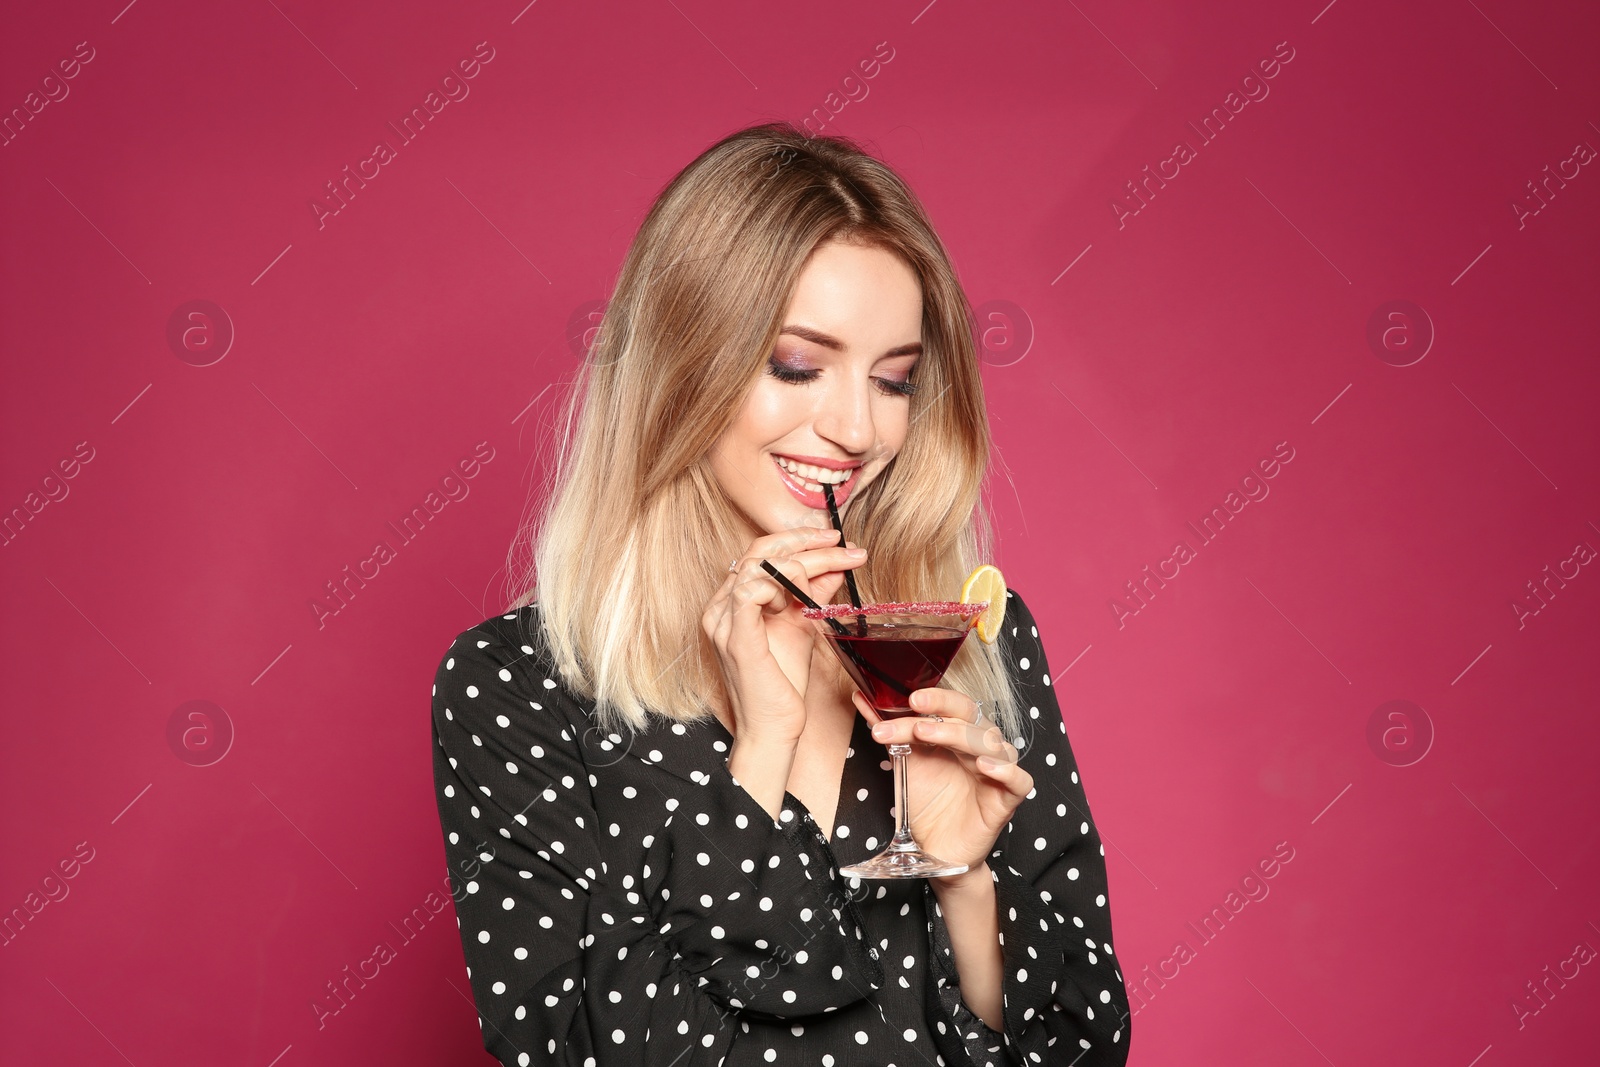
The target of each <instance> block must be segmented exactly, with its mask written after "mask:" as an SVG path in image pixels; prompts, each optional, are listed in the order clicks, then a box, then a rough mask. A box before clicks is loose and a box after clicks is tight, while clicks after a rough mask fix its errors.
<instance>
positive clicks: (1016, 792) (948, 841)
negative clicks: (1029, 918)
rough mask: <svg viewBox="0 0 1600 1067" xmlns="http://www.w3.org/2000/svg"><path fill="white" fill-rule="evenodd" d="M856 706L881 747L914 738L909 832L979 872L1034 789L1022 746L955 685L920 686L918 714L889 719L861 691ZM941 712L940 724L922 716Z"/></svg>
mask: <svg viewBox="0 0 1600 1067" xmlns="http://www.w3.org/2000/svg"><path fill="white" fill-rule="evenodd" d="M852 697H853V699H854V700H855V704H856V708H857V709H858V710H859V711H860V712H861V714H862V715H863V716H864V717H865V718H866V720H867V721H868V722H869V723H871V724H872V727H873V729H872V737H873V740H875V741H877V742H878V743H879V744H882V745H891V744H909V745H911V755H910V756H908V757H907V758H906V764H907V767H906V771H907V773H908V774H909V775H910V793H911V834H912V836H913V837H915V838H916V839H917V844H919V845H921V846H922V847H923V848H924V849H926V850H927V851H928V852H930V853H932V854H933V855H935V856H938V857H939V858H940V859H944V860H949V861H951V862H953V863H965V864H967V866H968V867H970V868H972V870H974V871H978V870H981V869H982V868H983V865H984V864H985V863H986V862H987V861H988V859H989V853H990V852H991V851H993V850H994V843H995V840H996V839H997V838H998V837H999V836H1000V831H1001V830H1003V829H1005V827H1006V824H1007V823H1009V822H1010V821H1011V815H1012V813H1013V812H1015V811H1016V810H1017V806H1018V805H1020V804H1021V803H1022V801H1023V800H1024V799H1026V797H1027V796H1028V794H1029V793H1031V792H1032V791H1033V775H1031V774H1029V773H1028V772H1027V771H1025V770H1023V769H1022V767H1021V766H1020V765H1019V764H1018V763H1017V750H1016V748H1015V747H1013V746H1012V745H1011V743H1010V742H1008V741H1007V740H1006V739H1005V736H1004V735H1003V734H1002V733H1001V731H1000V728H999V727H998V726H996V725H994V724H993V723H992V722H990V721H989V720H987V719H985V718H983V717H982V715H980V714H979V710H978V706H977V704H976V703H975V702H974V701H973V700H972V698H971V697H969V696H967V695H966V694H965V693H960V692H957V691H956V690H954V689H940V688H931V689H918V690H917V691H916V692H914V693H913V694H912V695H911V705H912V707H913V708H915V709H916V711H917V712H918V713H919V714H918V715H905V716H902V717H900V718H896V719H884V718H882V717H881V716H879V715H878V713H877V712H875V711H873V710H872V707H871V705H869V704H868V703H867V701H866V698H865V697H863V696H862V695H861V693H860V691H859V690H857V691H855V692H854V693H853V694H852ZM927 715H936V716H938V717H939V718H941V719H943V720H944V721H942V722H938V721H935V720H933V719H929V718H922V717H920V716H927Z"/></svg>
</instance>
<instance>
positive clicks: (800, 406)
mask: <svg viewBox="0 0 1600 1067" xmlns="http://www.w3.org/2000/svg"><path fill="white" fill-rule="evenodd" d="M809 410H810V409H809V408H808V407H807V405H806V400H805V397H804V396H802V395H801V390H799V389H796V388H795V387H794V386H792V385H789V384H787V383H785V382H778V381H771V380H765V381H762V382H761V383H760V384H759V385H757V386H756V387H755V388H754V389H752V390H751V391H750V395H749V397H748V398H747V399H746V400H745V404H744V408H743V410H741V411H740V412H739V418H738V419H737V420H736V421H735V422H734V425H733V431H732V432H737V434H738V435H739V439H740V442H741V443H742V444H743V445H745V446H746V447H747V448H765V447H766V446H767V445H770V444H772V443H774V442H776V441H779V440H782V439H783V438H784V437H785V436H787V435H788V434H789V433H790V431H792V430H793V429H794V428H795V427H796V426H798V425H800V424H801V423H803V422H804V421H805V420H806V415H807V412H808V411H809Z"/></svg>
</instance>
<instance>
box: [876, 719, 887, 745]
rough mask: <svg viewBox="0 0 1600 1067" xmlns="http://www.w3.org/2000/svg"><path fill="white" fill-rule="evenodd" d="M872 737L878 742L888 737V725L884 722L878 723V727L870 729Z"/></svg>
mask: <svg viewBox="0 0 1600 1067" xmlns="http://www.w3.org/2000/svg"><path fill="white" fill-rule="evenodd" d="M872 736H873V737H876V738H877V739H878V740H880V741H881V740H883V739H884V738H885V737H888V736H889V724H888V723H886V722H880V723H879V724H878V725H876V726H874V727H873V728H872Z"/></svg>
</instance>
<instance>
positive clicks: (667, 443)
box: [510, 123, 1028, 739]
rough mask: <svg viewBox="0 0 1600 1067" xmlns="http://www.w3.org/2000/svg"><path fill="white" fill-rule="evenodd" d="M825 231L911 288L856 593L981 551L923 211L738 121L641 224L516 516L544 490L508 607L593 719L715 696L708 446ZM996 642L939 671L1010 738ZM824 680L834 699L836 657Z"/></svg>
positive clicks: (943, 587) (957, 580) (967, 353)
mask: <svg viewBox="0 0 1600 1067" xmlns="http://www.w3.org/2000/svg"><path fill="white" fill-rule="evenodd" d="M830 240H842V241H849V242H853V243H857V244H864V245H869V246H874V247H880V248H883V249H886V250H888V251H890V252H893V253H895V254H896V255H898V256H900V257H901V258H902V259H903V260H904V261H905V262H906V263H907V265H909V266H910V268H911V270H912V271H913V272H914V273H915V275H916V276H917V278H918V280H919V281H920V283H921V285H922V292H923V317H922V344H923V349H924V351H923V355H922V357H921V358H920V359H919V360H918V362H917V364H916V368H915V371H914V377H915V379H916V381H917V382H918V391H917V393H916V395H915V396H914V397H913V398H912V399H911V401H910V405H911V406H910V425H909V429H908V432H907V436H906V439H905V443H904V445H903V447H902V448H901V450H900V452H899V453H898V454H897V455H896V457H895V458H894V459H893V460H892V461H891V462H890V463H889V464H888V466H887V467H885V468H884V469H883V471H882V472H881V473H880V474H879V476H878V477H877V478H876V479H875V480H874V481H873V482H872V483H871V484H869V485H868V486H867V487H866V488H865V489H864V490H862V491H861V492H860V493H859V494H857V495H856V496H854V497H852V499H851V501H850V506H849V507H848V509H847V510H846V512H845V514H844V524H845V536H846V537H847V538H848V539H849V540H852V541H854V542H856V543H858V544H863V545H866V546H867V547H868V548H869V549H870V550H871V551H872V556H871V558H870V560H869V561H868V564H867V566H866V567H864V568H862V569H861V570H859V571H857V572H856V576H857V584H858V585H859V588H860V593H861V596H862V598H863V602H874V601H879V602H881V601H914V600H950V599H955V597H956V594H957V592H958V590H959V589H960V588H961V582H962V580H963V579H964V578H965V577H966V576H967V575H968V574H969V573H970V572H971V571H972V569H973V568H974V567H975V566H977V565H978V564H979V563H980V562H984V561H987V560H990V559H992V554H991V553H992V547H991V537H992V534H991V530H990V526H989V520H988V515H987V512H986V510H985V509H984V506H983V502H982V489H983V483H984V480H985V477H986V475H987V471H988V464H989V426H988V419H987V416H986V415H985V412H984V404H983V384H982V380H981V378H980V376H979V373H978V354H977V347H976V344H975V340H974V329H973V315H972V311H971V309H970V307H969V305H968V303H967V299H966V295H965V294H964V293H963V291H962V289H961V286H960V283H959V282H958V281H957V280H956V275H955V270H954V268H953V266H952V265H951V263H950V259H949V256H948V255H947V254H946V252H945V249H944V246H943V245H942V243H941V242H940V241H939V238H938V236H937V235H936V234H935V233H934V231H933V227H932V225H931V224H930V223H929V221H928V219H927V217H926V215H925V214H924V212H923V209H922V206H921V204H920V203H919V202H918V201H917V199H916V197H915V195H914V194H913V193H912V192H911V190H910V189H909V188H908V187H907V186H906V185H905V183H904V182H903V181H902V180H901V179H900V178H899V176H898V175H896V174H895V173H894V172H893V171H892V170H890V169H889V168H888V167H887V166H886V165H884V164H883V163H881V162H879V161H878V160H877V159H874V158H873V157H871V156H870V155H867V154H866V153H865V152H864V151H862V150H861V149H860V148H859V147H857V146H856V145H855V144H853V143H852V142H850V141H848V140H845V139H843V138H835V137H808V136H807V135H806V134H804V133H803V132H801V131H800V130H798V129H796V128H795V127H794V126H792V125H790V124H788V123H767V124H763V125H759V126H753V127H750V128H747V129H744V130H740V131H738V132H737V133H734V134H732V135H730V136H728V137H726V138H724V139H723V140H721V141H719V142H717V143H716V144H715V145H713V146H711V147H710V148H709V149H707V150H706V151H705V152H704V153H703V154H701V156H700V157H699V158H698V159H696V160H695V161H694V162H692V163H691V164H689V165H688V166H687V167H685V168H684V169H683V170H682V171H681V172H680V173H679V174H678V175H677V176H676V177H674V178H673V179H672V181H671V182H670V183H669V184H668V185H667V187H666V188H665V189H664V190H663V191H662V193H661V194H660V196H659V197H658V198H657V199H656V201H655V203H654V204H653V205H652V206H651V208H650V211H649V213H648V214H647V215H646V216H645V219H644V222H643V223H642V224H641V226H640V228H639V232H638V234H637V235H636V236H635V237H634V240H633V243H632V244H631V245H630V246H629V248H628V252H627V256H626V258H625V259H624V261H623V264H622V269H621V274H620V276H619V278H618V280H617V283H616V288H615V291H614V292H613V293H612V295H611V299H610V301H609V303H608V304H607V305H606V308H605V311H604V314H603V316H602V318H601V322H600V326H599V330H598V333H597V335H596V337H595V340H594V342H593V344H592V345H591V346H590V347H589V350H588V352H587V356H586V358H585V360H584V362H583V365H582V366H581V367H580V368H579V370H578V374H577V376H576V378H575V379H574V382H573V388H572V391H571V393H570V395H569V397H568V400H567V403H566V407H565V411H564V416H563V418H562V420H561V423H560V424H558V430H559V434H560V439H559V449H558V454H556V455H555V456H553V457H552V460H553V462H552V463H551V465H550V468H549V475H548V482H547V484H546V485H545V486H544V487H542V488H541V489H539V490H538V491H537V493H536V495H535V497H534V498H532V499H530V506H529V509H528V510H529V513H530V514H533V513H534V512H536V511H537V510H538V509H537V508H536V507H535V506H534V504H533V500H535V499H537V498H538V495H539V494H543V497H544V500H545V501H546V502H547V503H546V505H545V507H544V508H543V510H542V514H540V515H538V516H537V518H536V519H535V520H533V521H529V520H528V519H525V520H524V522H523V525H522V529H521V530H520V531H519V534H518V537H517V540H516V542H515V543H514V544H513V546H512V554H511V559H510V574H511V575H512V581H513V583H514V590H513V591H514V595H515V597H516V599H515V600H514V602H513V606H514V607H522V606H526V605H528V604H536V606H537V608H538V611H537V612H536V614H537V617H538V619H539V621H540V624H541V626H542V629H543V637H544V640H545V643H546V645H547V646H548V648H549V650H550V652H551V655H552V657H553V660H554V666H555V668H556V670H558V671H559V672H560V674H561V677H562V680H563V681H564V682H565V684H566V685H567V686H568V687H569V688H570V689H571V690H573V691H574V692H575V693H577V694H578V695H580V696H582V697H584V698H586V699H591V700H593V701H594V704H595V715H596V718H597V720H598V721H599V723H600V724H601V725H602V726H603V727H604V728H607V729H617V728H620V727H624V726H625V727H628V728H641V727H643V726H644V725H645V724H646V721H647V716H648V715H649V714H650V713H655V714H659V715H664V716H667V717H669V718H672V719H679V720H689V719H695V718H699V717H701V716H704V715H707V714H711V713H713V709H714V708H715V707H716V706H717V705H718V704H719V703H720V701H719V700H716V699H713V695H715V694H718V693H720V691H721V689H722V684H723V683H722V672H721V668H720V665H719V663H718V661H717V658H716V652H715V650H714V648H713V646H712V644H711V641H710V639H709V638H707V637H706V636H705V634H704V631H703V630H702V629H701V625H700V618H701V615H702V613H703V612H704V610H705V606H706V604H707V603H708V602H709V601H710V599H711V596H712V595H713V593H714V592H715V591H716V589H717V587H718V586H719V585H720V584H721V583H722V581H723V580H724V578H725V577H726V574H727V567H728V560H730V559H734V558H738V557H741V556H743V555H744V551H745V549H746V547H747V545H746V544H745V543H744V542H743V536H742V535H741V534H739V533H738V531H739V530H741V529H742V528H743V524H742V523H741V522H740V520H739V516H738V514H737V512H736V511H735V509H734V506H733V504H732V503H731V502H730V501H729V500H728V499H727V497H726V496H725V495H724V493H723V491H722V489H721V488H720V486H719V485H718V483H717V480H716V478H715V477H714V476H713V474H712V473H711V470H710V468H709V465H708V462H707V455H708V453H709V452H710V450H711V448H712V446H713V445H714V444H715V442H716V441H717V440H718V439H719V438H720V437H721V435H722V434H723V432H724V431H725V430H726V429H727V428H728V426H729V425H730V424H731V423H732V422H733V420H734V419H735V417H736V416H737V415H738V412H739V410H740V408H741V406H742V405H743V402H744V400H745V397H746V395H747V394H748V392H749V390H750V389H751V388H752V386H753V385H754V383H755V382H756V381H757V380H758V376H759V375H760V374H761V373H762V372H763V369H764V366H765V364H766V362H767V358H768V356H769V355H770V353H771V351H772V348H773V345H774V343H775V342H776V341H777V337H778V332H779V330H780V329H781V327H782V325H783V320H782V316H783V314H784V312H785V311H786V310H787V309H788V307H789V303H790V300H791V297H792V295H793V293H794V290H795V285H796V282H797V280H798V278H799V275H800V273H801V270H802V269H803V267H804V266H805V264H806V262H807V259H808V257H809V256H810V255H811V253H812V252H813V250H815V249H816V248H817V247H818V246H819V245H821V244H822V243H824V242H826V241H830ZM530 547H531V549H532V551H531V552H527V551H526V550H527V549H529V548H530ZM524 553H525V554H526V556H527V557H531V558H526V559H525V560H522V561H519V560H521V559H522V554H524ZM843 594H844V590H843V588H842V587H841V595H840V596H839V597H836V598H835V599H836V600H839V601H843V600H844V599H845V597H844V595H843ZM1000 649H1001V645H1000V644H999V643H998V642H996V643H995V644H993V645H988V644H985V643H983V642H982V641H980V640H978V639H977V638H976V636H974V637H972V638H971V639H969V640H968V641H966V642H965V643H964V644H963V646H962V649H961V652H960V653H959V655H958V656H957V658H956V660H955V662H954V663H953V664H952V665H951V668H950V670H949V671H948V672H947V673H946V676H945V677H946V681H945V683H944V684H945V685H947V686H949V687H951V688H955V689H958V690H960V691H961V692H964V693H966V694H968V695H970V696H972V697H973V698H974V699H979V700H983V701H984V711H985V713H986V714H987V715H988V716H989V717H990V718H992V719H994V720H995V721H996V722H998V723H1000V724H1001V725H1002V727H1004V728H1005V731H1006V734H1007V736H1008V737H1010V738H1012V739H1016V738H1017V737H1019V736H1020V735H1021V733H1022V730H1023V729H1024V728H1025V726H1026V725H1028V724H1026V722H1025V720H1024V719H1023V717H1022V716H1021V715H1020V714H1019V713H1018V708H1017V704H1018V697H1017V694H1016V692H1015V690H1014V687H1013V685H1012V683H1011V681H1010V674H1009V672H1008V671H1007V669H1006V665H1005V664H1004V663H1002V662H1001V659H1000ZM830 662H831V657H830ZM835 682H836V684H838V685H839V692H840V694H841V696H843V695H844V694H847V693H848V691H849V685H850V682H849V679H848V677H847V676H846V675H845V674H844V672H843V671H842V670H839V671H838V672H837V677H836V679H835Z"/></svg>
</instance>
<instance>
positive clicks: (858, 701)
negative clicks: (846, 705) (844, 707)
mask: <svg viewBox="0 0 1600 1067" xmlns="http://www.w3.org/2000/svg"><path fill="white" fill-rule="evenodd" d="M850 699H851V700H853V701H854V702H855V705H856V710H857V711H859V712H860V713H861V717H862V718H864V719H866V720H867V724H868V725H869V726H876V725H878V724H879V723H880V722H883V716H882V715H879V714H878V712H877V710H876V709H874V708H873V706H872V705H871V704H870V703H868V702H867V698H866V697H864V696H862V695H861V690H859V689H852V690H850Z"/></svg>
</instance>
